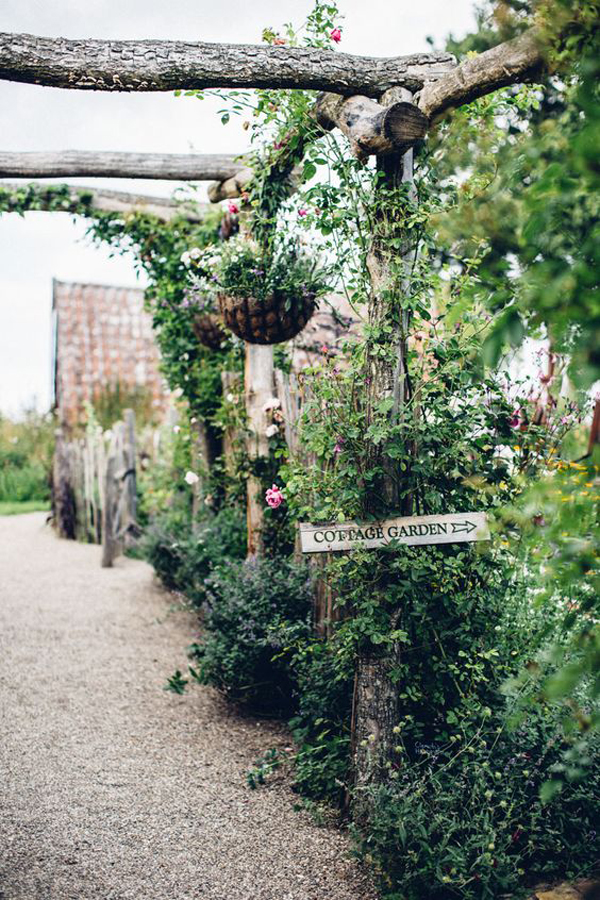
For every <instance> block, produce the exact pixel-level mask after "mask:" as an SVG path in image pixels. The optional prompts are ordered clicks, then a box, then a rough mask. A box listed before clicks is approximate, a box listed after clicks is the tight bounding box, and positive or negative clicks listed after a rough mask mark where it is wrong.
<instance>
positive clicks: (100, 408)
mask: <svg viewBox="0 0 600 900" xmlns="http://www.w3.org/2000/svg"><path fill="white" fill-rule="evenodd" d="M152 401H153V397H152V392H151V391H150V390H148V388H145V387H140V386H136V387H134V388H128V387H127V386H123V385H121V383H120V382H119V381H117V382H115V383H114V384H112V385H106V386H105V387H103V389H102V390H101V391H99V392H98V393H97V394H96V395H95V396H94V401H93V407H94V416H95V420H96V422H97V423H98V424H99V425H100V426H101V427H102V429H103V430H105V431H107V430H108V429H109V428H111V427H112V426H113V425H114V423H115V422H119V421H120V420H121V419H122V418H123V412H124V411H125V410H126V409H132V410H133V412H134V413H135V421H136V428H138V429H141V428H144V426H146V425H152V424H155V423H156V419H157V411H156V409H155V408H154V407H153V405H152Z"/></svg>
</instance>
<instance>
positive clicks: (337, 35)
mask: <svg viewBox="0 0 600 900" xmlns="http://www.w3.org/2000/svg"><path fill="white" fill-rule="evenodd" d="M329 37H330V38H331V40H332V41H335V42H336V44H339V42H340V41H341V39H342V32H341V31H340V29H339V28H334V29H333V31H332V32H331V33H330V35H329Z"/></svg>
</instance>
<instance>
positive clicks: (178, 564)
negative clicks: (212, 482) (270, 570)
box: [142, 507, 246, 605]
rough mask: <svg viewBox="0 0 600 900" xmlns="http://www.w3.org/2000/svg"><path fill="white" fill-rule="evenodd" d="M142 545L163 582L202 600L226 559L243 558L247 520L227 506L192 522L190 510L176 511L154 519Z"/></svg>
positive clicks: (198, 600) (193, 600) (147, 557)
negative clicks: (214, 575)
mask: <svg viewBox="0 0 600 900" xmlns="http://www.w3.org/2000/svg"><path fill="white" fill-rule="evenodd" d="M142 549H143V552H144V555H145V557H146V559H147V560H148V562H150V563H151V565H152V566H154V569H155V570H156V573H157V575H158V576H159V578H160V579H161V581H162V582H163V584H164V585H165V586H166V587H168V588H170V589H171V590H176V591H181V592H182V593H184V594H185V595H186V596H187V597H188V598H189V599H190V600H192V602H193V603H196V604H198V605H200V604H202V603H203V602H204V601H205V599H206V595H207V588H208V583H207V579H208V578H209V576H210V574H211V573H212V572H213V570H214V569H215V568H217V567H218V566H219V565H221V564H222V563H223V562H224V561H231V560H236V559H243V558H244V556H245V553H246V523H245V520H244V517H243V516H242V514H241V513H240V512H239V511H238V510H237V509H235V508H230V507H224V508H223V509H221V510H220V511H219V512H217V513H215V514H214V515H210V516H208V517H207V518H206V519H204V520H202V521H201V522H199V523H197V524H196V525H195V526H194V525H192V522H191V518H190V515H189V512H188V511H185V510H180V511H173V512H172V513H170V514H167V515H165V516H164V517H163V518H158V519H156V520H154V521H153V522H152V523H151V524H150V525H149V527H148V528H147V530H146V533H145V535H144V538H143V541H142Z"/></svg>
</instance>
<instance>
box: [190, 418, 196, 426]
mask: <svg viewBox="0 0 600 900" xmlns="http://www.w3.org/2000/svg"><path fill="white" fill-rule="evenodd" d="M197 421H198V419H197V418H196V416H192V418H191V419H190V425H195V424H196V422H197Z"/></svg>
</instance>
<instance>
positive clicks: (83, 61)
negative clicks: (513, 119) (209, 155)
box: [0, 32, 455, 97]
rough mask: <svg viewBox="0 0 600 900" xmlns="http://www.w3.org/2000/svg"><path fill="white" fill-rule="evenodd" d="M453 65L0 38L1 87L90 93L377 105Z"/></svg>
mask: <svg viewBox="0 0 600 900" xmlns="http://www.w3.org/2000/svg"><path fill="white" fill-rule="evenodd" d="M453 65H455V60H454V57H453V56H452V55H451V54H450V53H414V54H411V55H410V56H396V57H390V58H387V59H378V58H373V57H368V56H352V55H350V54H348V53H336V52H334V51H333V50H318V49H315V48H311V47H273V46H270V45H267V44H260V45H254V44H209V43H205V42H200V41H198V42H194V43H191V42H186V41H161V40H156V41H155V40H146V41H101V40H68V39H66V38H47V37H37V36H36V35H32V34H10V33H5V32H2V33H0V79H3V80H5V81H21V82H26V83H28V84H40V85H46V86H48V87H60V88H71V89H73V88H75V89H78V90H91V91H113V92H119V91H173V90H179V89H181V90H202V89H205V88H296V89H304V90H316V91H333V92H334V93H339V94H356V93H360V94H365V95H367V96H370V97H377V96H379V95H380V94H382V93H383V92H384V91H386V90H387V89H388V88H390V87H393V86H395V85H400V86H402V87H406V88H409V89H410V90H412V91H416V90H419V88H421V87H423V85H424V84H425V83H426V82H428V81H430V80H431V79H435V78H439V77H440V76H441V75H443V74H444V73H446V72H448V71H449V69H451V68H452V66H453Z"/></svg>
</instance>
